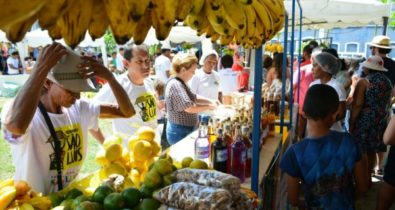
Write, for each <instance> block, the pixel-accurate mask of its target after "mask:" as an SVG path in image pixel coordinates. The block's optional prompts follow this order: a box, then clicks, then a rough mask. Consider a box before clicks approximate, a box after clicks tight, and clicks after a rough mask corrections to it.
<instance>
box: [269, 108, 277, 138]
mask: <svg viewBox="0 0 395 210" xmlns="http://www.w3.org/2000/svg"><path fill="white" fill-rule="evenodd" d="M267 120H268V124H269V135H268V136H271V137H272V136H274V135H275V132H276V127H275V122H276V113H275V110H274V105H273V104H271V105H270V112H269V115H268V116H267Z"/></svg>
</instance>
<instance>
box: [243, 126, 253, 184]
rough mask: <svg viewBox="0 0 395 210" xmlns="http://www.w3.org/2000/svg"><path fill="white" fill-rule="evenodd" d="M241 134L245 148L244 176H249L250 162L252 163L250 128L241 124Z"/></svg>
mask: <svg viewBox="0 0 395 210" xmlns="http://www.w3.org/2000/svg"><path fill="white" fill-rule="evenodd" d="M241 134H242V136H243V142H244V145H245V146H246V150H247V151H246V152H247V158H246V166H245V177H246V178H249V177H251V163H252V141H251V138H250V128H249V127H248V126H243V127H242V129H241Z"/></svg>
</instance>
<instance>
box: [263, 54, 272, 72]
mask: <svg viewBox="0 0 395 210" xmlns="http://www.w3.org/2000/svg"><path fill="white" fill-rule="evenodd" d="M272 65H273V59H272V57H270V55H264V56H263V68H265V69H269V68H270V67H271V66H272Z"/></svg>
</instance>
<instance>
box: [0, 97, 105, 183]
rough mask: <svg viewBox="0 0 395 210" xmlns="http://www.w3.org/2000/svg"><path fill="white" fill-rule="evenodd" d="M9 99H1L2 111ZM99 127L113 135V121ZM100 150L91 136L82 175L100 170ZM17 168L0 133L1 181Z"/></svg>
mask: <svg viewBox="0 0 395 210" xmlns="http://www.w3.org/2000/svg"><path fill="white" fill-rule="evenodd" d="M7 100H8V99H6V98H2V97H0V110H1V107H3V104H4V103H5V102H6V101H7ZM99 126H100V128H101V129H102V131H103V133H104V134H105V136H109V135H111V134H112V127H111V120H100V121H99ZM99 149H100V145H99V143H98V142H97V141H96V140H95V139H94V138H93V137H92V136H90V135H89V137H88V153H87V157H86V159H85V162H84V163H83V165H82V169H81V173H89V172H92V171H95V170H97V169H99V165H98V164H96V162H95V155H96V152H97V151H98V150H99ZM14 171H15V168H14V166H13V164H12V158H11V152H10V146H9V144H8V143H7V141H5V140H4V138H3V132H2V131H1V132H0V180H2V179H7V178H12V177H13V175H14Z"/></svg>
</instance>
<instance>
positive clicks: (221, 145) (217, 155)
mask: <svg viewBox="0 0 395 210" xmlns="http://www.w3.org/2000/svg"><path fill="white" fill-rule="evenodd" d="M211 163H212V164H213V168H214V170H217V171H221V172H224V173H226V172H227V168H228V165H227V164H228V147H227V145H226V142H225V139H224V135H223V130H222V128H219V129H218V131H217V139H216V140H215V141H214V142H213V143H212V144H211Z"/></svg>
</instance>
